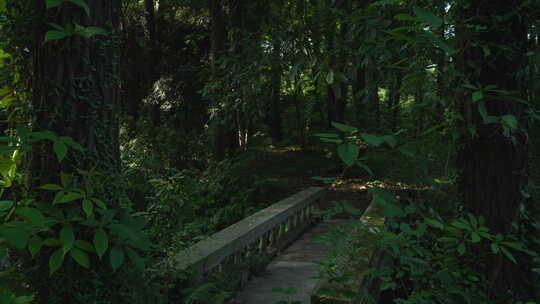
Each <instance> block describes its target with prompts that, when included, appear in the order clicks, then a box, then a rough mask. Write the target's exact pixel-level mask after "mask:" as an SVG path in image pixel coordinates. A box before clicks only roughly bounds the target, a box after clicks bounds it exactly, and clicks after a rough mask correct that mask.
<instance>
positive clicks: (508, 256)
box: [499, 247, 517, 264]
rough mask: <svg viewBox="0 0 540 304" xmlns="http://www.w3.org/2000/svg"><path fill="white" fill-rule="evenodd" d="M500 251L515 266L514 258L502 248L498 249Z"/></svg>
mask: <svg viewBox="0 0 540 304" xmlns="http://www.w3.org/2000/svg"><path fill="white" fill-rule="evenodd" d="M499 248H500V249H501V252H502V253H503V254H504V255H505V256H506V257H507V258H508V259H509V260H510V261H512V262H513V263H514V264H517V261H516V258H514V256H513V255H512V254H511V253H510V251H508V250H506V248H504V247H499Z"/></svg>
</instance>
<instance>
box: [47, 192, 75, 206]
mask: <svg viewBox="0 0 540 304" xmlns="http://www.w3.org/2000/svg"><path fill="white" fill-rule="evenodd" d="M59 193H60V192H59ZM80 198H82V195H81V194H80V193H76V192H67V193H63V195H61V196H60V197H57V198H56V197H55V201H54V202H53V203H54V204H63V203H69V202H73V201H75V200H78V199H80Z"/></svg>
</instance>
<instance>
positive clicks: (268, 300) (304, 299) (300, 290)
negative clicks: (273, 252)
mask: <svg viewBox="0 0 540 304" xmlns="http://www.w3.org/2000/svg"><path fill="white" fill-rule="evenodd" d="M347 222H348V221H347V220H343V219H336V220H331V221H328V222H321V223H319V224H317V225H316V226H315V227H313V228H312V229H311V230H309V231H307V232H306V233H304V234H303V235H302V236H301V237H300V238H299V239H298V240H296V241H295V242H294V243H293V244H292V245H291V246H289V247H288V248H287V249H286V250H285V251H284V252H282V253H281V255H279V256H277V257H276V258H275V259H274V260H273V261H272V262H271V263H270V264H269V265H268V266H267V268H266V271H265V272H263V273H261V274H259V275H258V276H256V277H253V278H251V280H250V281H249V282H248V283H247V284H246V286H244V288H243V290H242V291H241V292H239V293H238V294H237V296H236V297H235V300H234V301H233V303H242V304H275V303H276V302H279V301H282V300H285V301H289V302H288V303H292V302H293V301H300V303H302V304H309V303H310V295H311V292H312V290H313V288H314V287H315V284H316V283H317V281H318V278H317V277H318V275H319V264H317V262H318V261H321V260H322V259H323V258H324V256H325V250H326V248H324V245H323V244H319V243H314V242H313V240H314V239H315V238H316V237H318V236H320V235H321V234H324V233H326V232H328V231H330V230H331V229H332V227H335V226H336V225H340V224H345V223H347ZM275 288H283V289H287V288H294V289H295V290H296V292H295V293H294V294H291V295H288V294H284V293H279V292H274V291H272V290H273V289H275Z"/></svg>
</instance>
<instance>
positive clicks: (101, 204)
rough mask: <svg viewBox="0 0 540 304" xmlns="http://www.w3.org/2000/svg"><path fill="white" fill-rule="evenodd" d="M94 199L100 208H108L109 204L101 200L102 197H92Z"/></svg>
mask: <svg viewBox="0 0 540 304" xmlns="http://www.w3.org/2000/svg"><path fill="white" fill-rule="evenodd" d="M92 201H93V202H94V204H96V205H97V206H98V207H99V208H101V209H107V205H105V203H104V202H103V201H102V200H100V199H97V198H92Z"/></svg>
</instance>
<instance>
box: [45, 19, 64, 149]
mask: <svg viewBox="0 0 540 304" xmlns="http://www.w3.org/2000/svg"><path fill="white" fill-rule="evenodd" d="M47 24H48V25H50V26H52V27H53V28H55V29H57V30H59V31H60V32H64V31H65V30H66V29H65V28H64V27H63V26H61V25H59V24H56V23H47ZM45 132H48V133H49V134H52V135H53V136H54V137H52V138H48V139H50V140H56V135H55V134H54V133H53V132H51V131H45Z"/></svg>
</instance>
